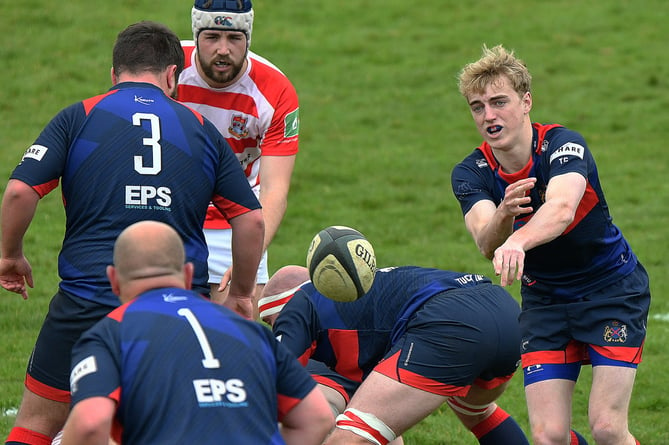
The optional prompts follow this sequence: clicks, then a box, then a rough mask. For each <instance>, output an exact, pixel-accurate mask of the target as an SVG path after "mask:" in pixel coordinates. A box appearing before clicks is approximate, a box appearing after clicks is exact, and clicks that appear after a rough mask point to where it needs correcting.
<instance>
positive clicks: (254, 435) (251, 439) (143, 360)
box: [70, 288, 316, 445]
mask: <svg viewBox="0 0 669 445" xmlns="http://www.w3.org/2000/svg"><path fill="white" fill-rule="evenodd" d="M72 354H73V355H72V374H71V377H70V384H71V389H72V403H73V404H76V403H78V402H80V401H81V400H84V399H87V398H91V397H109V398H111V399H114V400H115V401H116V402H117V411H116V416H115V425H114V430H113V434H112V435H113V437H114V438H115V439H116V440H117V441H118V442H119V443H121V442H122V443H183V444H214V443H216V444H218V443H221V441H223V442H225V443H234V444H272V445H274V444H283V443H284V441H283V439H282V437H281V435H280V433H279V430H278V427H277V422H279V421H280V420H281V419H282V418H283V415H285V414H286V413H287V412H289V411H290V410H291V409H292V408H293V407H294V406H295V405H296V404H297V403H299V402H300V401H301V400H302V399H304V397H306V396H307V395H308V394H309V392H311V390H313V389H314V388H315V386H316V382H315V381H314V380H313V379H312V378H311V376H310V375H309V373H308V372H307V371H306V369H304V368H303V367H302V366H301V365H300V363H299V362H298V361H297V360H295V357H294V356H293V354H292V353H290V352H289V351H288V350H287V349H286V348H285V347H284V346H283V345H281V344H280V343H279V342H278V341H276V339H275V338H274V336H273V335H272V332H271V331H270V330H269V329H267V328H266V327H265V326H263V325H262V324H260V323H256V322H252V321H249V320H245V319H243V318H242V317H240V316H238V315H237V314H235V313H233V312H232V311H230V310H229V309H227V308H225V307H223V306H220V305H216V304H214V303H212V302H211V301H209V300H206V299H205V298H203V297H202V296H201V295H199V294H196V293H195V292H192V291H187V290H183V289H178V288H165V289H155V290H151V291H148V292H145V293H143V294H141V295H140V296H138V297H137V298H135V299H134V300H132V301H131V302H129V303H127V304H124V305H122V306H120V307H118V308H116V309H115V310H113V311H112V312H111V313H110V314H109V315H108V316H107V317H106V318H104V319H102V320H101V321H100V322H98V323H97V324H96V325H95V326H94V327H93V328H91V329H90V330H88V331H87V332H86V333H85V334H84V335H83V336H82V337H81V339H80V340H79V341H78V342H77V344H76V345H75V347H74V349H73V353H72Z"/></svg>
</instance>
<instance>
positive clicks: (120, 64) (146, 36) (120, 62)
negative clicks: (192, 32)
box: [112, 21, 184, 78]
mask: <svg viewBox="0 0 669 445" xmlns="http://www.w3.org/2000/svg"><path fill="white" fill-rule="evenodd" d="M112 64H113V66H114V73H115V74H116V75H117V76H118V75H119V74H121V73H123V72H129V73H132V74H138V73H143V72H147V71H148V72H152V73H160V72H162V71H164V70H165V69H167V67H168V66H170V65H176V66H177V72H176V75H177V78H178V76H179V74H180V73H181V71H183V69H184V51H183V48H182V47H181V40H180V39H179V37H178V36H177V35H176V34H175V33H174V32H173V31H172V30H171V29H169V28H168V27H167V26H165V25H163V24H162V23H157V22H152V21H141V22H138V23H135V24H132V25H130V26H128V27H127V28H126V29H124V30H123V31H121V32H120V33H119V34H118V37H117V38H116V43H115V44H114V51H113V56H112Z"/></svg>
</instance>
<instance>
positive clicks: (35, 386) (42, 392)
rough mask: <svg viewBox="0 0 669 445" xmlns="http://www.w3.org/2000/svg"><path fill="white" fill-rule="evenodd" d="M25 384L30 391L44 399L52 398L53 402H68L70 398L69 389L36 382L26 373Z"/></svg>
mask: <svg viewBox="0 0 669 445" xmlns="http://www.w3.org/2000/svg"><path fill="white" fill-rule="evenodd" d="M25 385H26V388H28V389H29V390H30V391H31V392H33V393H35V394H37V395H38V396H41V397H44V398H45V399H49V400H53V401H54V402H62V403H70V402H71V400H72V399H71V398H70V392H69V391H64V390H62V389H58V388H54V387H53V386H49V385H47V384H45V383H42V382H38V381H37V380H35V379H34V378H33V377H31V376H30V374H26V380H25Z"/></svg>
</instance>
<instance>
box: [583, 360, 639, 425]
mask: <svg viewBox="0 0 669 445" xmlns="http://www.w3.org/2000/svg"><path fill="white" fill-rule="evenodd" d="M635 377H636V369H635V368H631V367H625V366H593V367H592V387H591V389H590V399H589V412H590V421H591V423H596V422H597V421H598V418H602V419H605V421H606V422H613V423H615V424H616V425H626V424H627V413H628V410H629V405H630V400H631V397H632V388H633V386H634V379H635ZM600 416H601V417H600Z"/></svg>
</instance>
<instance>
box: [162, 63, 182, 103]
mask: <svg viewBox="0 0 669 445" xmlns="http://www.w3.org/2000/svg"><path fill="white" fill-rule="evenodd" d="M165 76H166V79H165V84H166V85H167V93H168V95H169V96H171V97H175V95H176V91H177V82H178V81H179V79H177V66H176V65H170V66H168V67H167V69H166V70H165Z"/></svg>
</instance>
